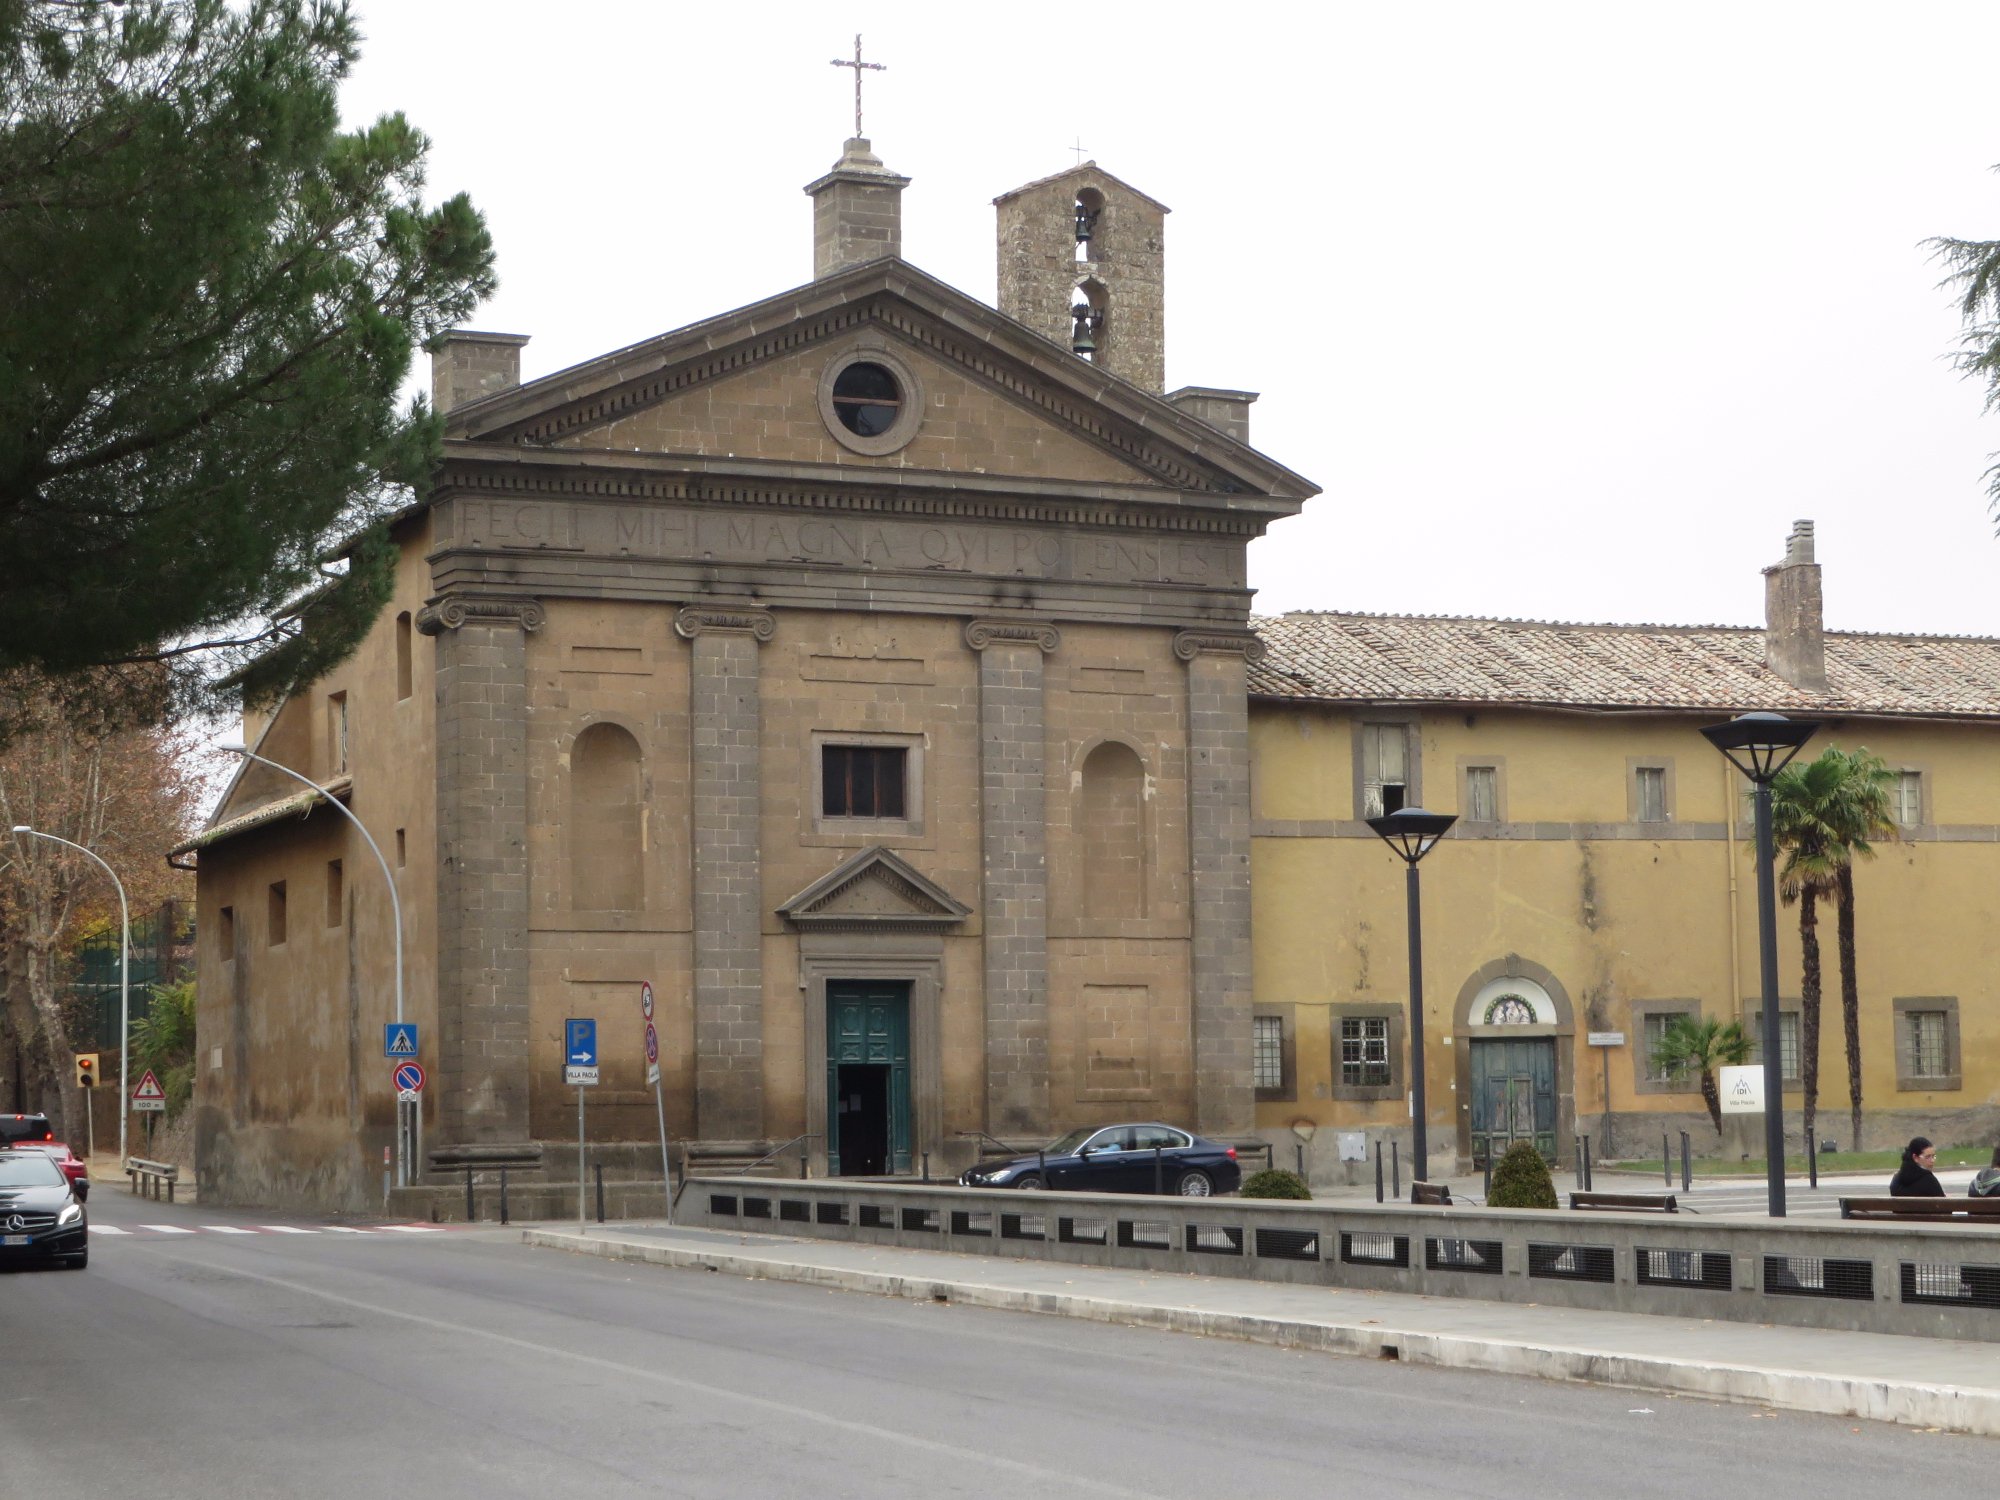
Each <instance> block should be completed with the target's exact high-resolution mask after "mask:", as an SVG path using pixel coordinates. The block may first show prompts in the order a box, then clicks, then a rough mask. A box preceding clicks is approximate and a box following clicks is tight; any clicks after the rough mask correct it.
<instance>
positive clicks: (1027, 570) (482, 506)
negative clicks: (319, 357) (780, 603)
mask: <svg viewBox="0 0 2000 1500" xmlns="http://www.w3.org/2000/svg"><path fill="white" fill-rule="evenodd" d="M454 510H455V512H456V515H455V527H454V529H455V532H456V540H457V543H458V544H459V545H461V546H472V547H492V548H501V549H508V550H512V549H526V550H530V551H560V552H584V553H592V554H597V555H600V556H613V557H616V556H625V557H642V558H660V559H678V558H691V559H699V560H702V561H711V562H726V563H783V562H809V563H820V564H834V565H839V566H848V567H872V568H898V569H911V570H925V569H934V570H940V571H944V572H954V573H975V574H982V575H988V576H999V577H1011V578H1045V579H1094V580H1103V581H1106V582H1115V583H1187V584H1196V585H1202V586H1206V587H1210V588H1240V587H1242V586H1243V547H1242V544H1241V543H1240V542H1214V541H1205V540H1187V541H1183V540H1181V539H1179V538H1175V537H1160V536H1147V535H1143V534H1141V535H1133V536H1113V535H1103V534H1093V533H1074V532H1063V531H1055V530H1048V531H1044V530H1038V529H1034V528H1031V527H1014V526H1005V525H987V524H982V523H978V522H972V523H966V522H951V523H947V524H942V525H933V524H929V523H927V522H924V521H921V520H915V521H913V520H908V519H905V518H901V517H889V518H883V519H880V520H876V519H869V518H857V517H837V518H834V517H816V516H810V517H800V516H787V515H775V514H773V515H753V514H740V513H738V514H731V513H728V512H723V511H710V510H691V509H677V508H674V507H670V506H630V507H625V506H620V507H612V506H603V505H575V506H571V505H563V504H550V503H546V502H542V501H524V502H515V501H508V500H485V499H478V498H468V499H461V500H459V501H458V502H457V503H456V505H455V507H454Z"/></svg>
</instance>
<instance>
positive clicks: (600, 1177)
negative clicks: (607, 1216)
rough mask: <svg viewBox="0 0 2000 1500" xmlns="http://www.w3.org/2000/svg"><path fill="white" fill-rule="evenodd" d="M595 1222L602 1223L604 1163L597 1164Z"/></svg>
mask: <svg viewBox="0 0 2000 1500" xmlns="http://www.w3.org/2000/svg"><path fill="white" fill-rule="evenodd" d="M595 1165H596V1168H597V1222H598V1223H600V1224H602V1223H603V1222H604V1163H603V1162H597V1163H596V1164H595Z"/></svg>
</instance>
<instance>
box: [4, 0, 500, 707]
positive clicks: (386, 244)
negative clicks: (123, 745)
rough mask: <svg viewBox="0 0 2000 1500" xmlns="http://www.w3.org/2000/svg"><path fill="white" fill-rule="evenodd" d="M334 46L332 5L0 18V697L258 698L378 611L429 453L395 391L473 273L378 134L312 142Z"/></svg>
mask: <svg viewBox="0 0 2000 1500" xmlns="http://www.w3.org/2000/svg"><path fill="white" fill-rule="evenodd" d="M358 45H359V36H358V33H357V30H356V27H355V24H354V22H353V20H352V18H351V17H350V15H349V13H348V8H347V6H346V4H345V3H343V0H248V3H237V4H233V5H232V4H228V3H225V0H129V3H105V0H0V556H4V557H5V558H6V559H7V561H8V583H7V587H6V589H4V590H0V670H4V669H8V668H13V667H20V666H30V667H34V668H37V669H40V670H42V671H45V672H49V673H54V674H68V673H74V672H77V671H79V670H82V669H87V668H91V667H96V666H103V665H107V664H118V663H130V662H132V661H134V660H140V661H157V660H166V661H169V662H171V663H173V664H174V665H175V668H176V670H177V672H178V673H179V674H180V681H181V682H182V685H183V686H185V685H186V684H187V681H188V679H189V674H190V672H191V671H192V670H193V668H194V665H195V664H196V663H202V664H205V665H206V666H208V667H209V668H211V669H215V668H232V669H235V670H236V671H237V672H238V674H239V675H238V680H237V682H236V684H235V685H236V686H237V687H239V688H241V689H242V690H243V691H244V692H245V694H246V695H247V696H249V697H250V698H252V699H254V700H259V701H265V700H269V699H272V698H274V697H276V696H280V695H282V694H283V693H284V692H285V691H286V690H287V689H288V688H289V687H291V686H292V685H294V684H295V683H297V682H299V681H303V680H306V679H309V678H310V677H313V676H315V675H317V674H318V673H319V672H321V671H323V670H324V669H325V668H326V667H327V666H329V665H331V664H332V663H333V662H335V661H337V660H339V659H340V658H341V657H342V656H344V655H346V654H347V653H348V652H349V651H351V650H352V648H353V646H354V644H355V643H356V642H358V641H359V639H360V637H361V635H362V634H363V633H364V632H365V631H366V629H367V627H368V625H369V624H370V622H371V621H372V620H373V619H374V617H375V615H376V613H377V612H378V610H379V608H380V606H381V604H382V602H383V600H384V599H385V598H386V597H387V591H388V585H389V569H390V565H391V560H392V551H391V549H390V547H389V546H388V544H387V539H386V536H385V535H384V519H385V517H386V516H387V515H389V514H390V513H391V512H392V511H393V509H394V508H395V507H396V506H397V505H398V504H399V503H403V502H404V501H405V500H406V498H407V490H408V487H410V486H413V485H418V484H421V483H422V482H424V480H425V478H426V476H427V474H428V472H429V470H430V467H431V465H432V464H433V462H434V461H435V457H436V454H437V452H438V442H439V438H438V425H437V422H436V420H435V418H434V417H433V416H432V415H431V414H430V413H429V412H428V411H427V410H426V409H425V407H424V405H423V403H422V402H421V401H418V402H416V403H413V404H412V405H410V406H409V407H407V408H405V407H403V406H402V405H401V404H400V401H399V394H398V393H399V391H400V389H401V387H402V385H403V383H404V381H405V379H406V377H407V376H408V374H409V372H410V368H411V361H412V355H413V349H414V347H415V346H416V345H417V344H418V343H421V342H423V341H425V340H428V339H430V338H432V337H434V336H435V335H436V334H438V333H439V332H441V331H442V330H444V329H445V328H447V327H449V326H451V325H452V324H453V323H455V322H458V321H460V320H461V319H463V318H464V317H465V316H466V315H467V314H469V313H470V311H471V310H472V308H473V307H474V306H475V305H476V304H477V303H478V301H479V300H480V298H482V297H483V296H485V295H486V294H487V293H488V292H490V291H491V289H492V286H493V275H492V247H491V243H490V240H489V238H488V235H487V232H486V228H485V225H484V223H483V222H482V221H481V219H480V216H479V215H478V213H477V212H475V211H474V209H473V208H472V206H471V204H470V203H469V202H468V201H467V200H466V199H465V198H464V197H463V196H462V195H461V196H458V197H454V198H451V199H450V200H448V201H446V202H444V203H442V204H440V205H437V206H436V207H426V206H425V205H424V203H423V201H422V189H423V182H424V163H425V156H426V153H427V151H428V149H429V142H428V141H427V140H426V139H425V138H424V136H423V135H422V134H421V133H419V132H418V131H417V130H416V129H414V128H413V127H412V126H411V125H410V124H409V123H408V122H407V121H406V120H405V119H404V118H403V117H402V116H401V115H388V116H385V117H383V118H382V119H380V120H377V121H376V122H375V123H373V124H372V125H368V126H366V127H365V128H362V129H359V130H356V131H352V132H343V131H341V130H340V129H339V111H338V103H337V99H336V90H337V87H338V85H339V82H340V80H341V79H342V78H343V77H344V76H345V75H346V73H347V71H348V69H349V68H350V66H351V65H352V64H353V62H354V60H355V58H356V56H357V54H358ZM208 675H209V677H210V678H211V679H212V678H213V677H214V676H215V675H216V673H215V671H214V670H211V671H210V672H209V674H208ZM108 680H112V679H105V678H103V677H98V678H95V679H94V683H95V685H96V687H95V690H96V691H100V692H101V691H102V690H103V687H104V684H105V683H106V682H107V681H108ZM139 690H140V692H141V694H145V693H153V692H155V690H156V683H155V680H154V679H152V678H143V679H142V681H141V683H140V689H139Z"/></svg>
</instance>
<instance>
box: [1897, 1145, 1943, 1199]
mask: <svg viewBox="0 0 2000 1500" xmlns="http://www.w3.org/2000/svg"><path fill="white" fill-rule="evenodd" d="M1936 1165H1937V1147H1935V1146H1933V1145H1932V1144H1931V1143H1930V1142H1929V1141H1927V1140H1925V1139H1924V1137H1922V1136H1916V1137H1914V1138H1912V1139H1911V1141H1910V1144H1909V1145H1907V1146H1905V1147H1904V1148H1903V1164H1902V1165H1901V1166H1900V1167H1898V1168H1896V1175H1895V1177H1893V1178H1892V1179H1891V1180H1890V1182H1889V1196H1890V1197H1891V1198H1942V1197H1943V1196H1944V1184H1942V1183H1941V1182H1939V1181H1938V1180H1937V1173H1935V1172H1933V1171H1932V1170H1931V1168H1932V1167H1934V1166H1936Z"/></svg>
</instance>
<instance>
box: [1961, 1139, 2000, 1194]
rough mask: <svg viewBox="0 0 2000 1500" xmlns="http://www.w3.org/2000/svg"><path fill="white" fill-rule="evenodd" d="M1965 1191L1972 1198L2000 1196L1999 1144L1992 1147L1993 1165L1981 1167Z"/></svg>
mask: <svg viewBox="0 0 2000 1500" xmlns="http://www.w3.org/2000/svg"><path fill="white" fill-rule="evenodd" d="M1966 1192H1967V1194H1969V1195H1970V1196H1971V1197H1974V1198H2000V1146H1995V1147H1994V1148H1993V1165H1992V1166H1990V1167H1981V1168H1980V1169H1979V1175H1978V1176H1977V1177H1975V1178H1973V1179H1972V1186H1971V1187H1969V1188H1967V1189H1966Z"/></svg>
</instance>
